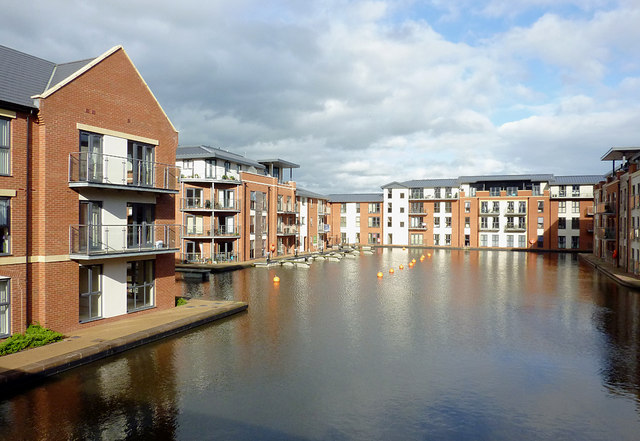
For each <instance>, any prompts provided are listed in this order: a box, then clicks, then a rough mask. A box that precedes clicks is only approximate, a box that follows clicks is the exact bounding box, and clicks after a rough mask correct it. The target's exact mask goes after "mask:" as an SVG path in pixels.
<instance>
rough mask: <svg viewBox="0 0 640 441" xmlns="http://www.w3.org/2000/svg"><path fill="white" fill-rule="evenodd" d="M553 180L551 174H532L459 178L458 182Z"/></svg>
mask: <svg viewBox="0 0 640 441" xmlns="http://www.w3.org/2000/svg"><path fill="white" fill-rule="evenodd" d="M552 180H553V175H552V174H532V175H488V176H460V177H459V178H458V181H459V182H460V183H464V184H473V183H475V182H488V181H534V182H549V181H552Z"/></svg>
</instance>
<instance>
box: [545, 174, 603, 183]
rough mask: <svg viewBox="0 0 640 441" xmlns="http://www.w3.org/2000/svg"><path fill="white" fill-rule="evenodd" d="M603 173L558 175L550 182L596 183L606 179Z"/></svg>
mask: <svg viewBox="0 0 640 441" xmlns="http://www.w3.org/2000/svg"><path fill="white" fill-rule="evenodd" d="M604 180H605V177H604V176H603V175H576V176H556V177H555V178H553V180H552V181H551V182H550V184H551V185H595V184H597V183H598V182H600V181H604Z"/></svg>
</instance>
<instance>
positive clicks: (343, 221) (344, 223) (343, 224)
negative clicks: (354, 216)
mask: <svg viewBox="0 0 640 441" xmlns="http://www.w3.org/2000/svg"><path fill="white" fill-rule="evenodd" d="M340 226H341V227H343V228H344V227H346V226H347V216H340Z"/></svg>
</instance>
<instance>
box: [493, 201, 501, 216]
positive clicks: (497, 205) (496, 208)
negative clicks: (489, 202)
mask: <svg viewBox="0 0 640 441" xmlns="http://www.w3.org/2000/svg"><path fill="white" fill-rule="evenodd" d="M493 212H494V213H500V202H498V201H493Z"/></svg>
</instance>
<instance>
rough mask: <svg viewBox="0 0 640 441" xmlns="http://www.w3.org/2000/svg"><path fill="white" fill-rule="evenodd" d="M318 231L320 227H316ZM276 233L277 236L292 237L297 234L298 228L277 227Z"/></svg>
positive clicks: (293, 226)
mask: <svg viewBox="0 0 640 441" xmlns="http://www.w3.org/2000/svg"><path fill="white" fill-rule="evenodd" d="M319 229H320V226H319V225H318V230H319ZM276 233H277V234H278V235H279V236H293V235H296V234H298V227H297V226H295V225H278V228H277V229H276Z"/></svg>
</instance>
